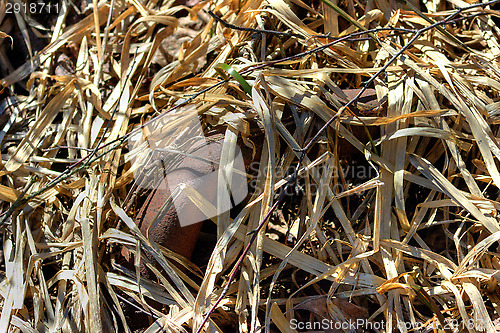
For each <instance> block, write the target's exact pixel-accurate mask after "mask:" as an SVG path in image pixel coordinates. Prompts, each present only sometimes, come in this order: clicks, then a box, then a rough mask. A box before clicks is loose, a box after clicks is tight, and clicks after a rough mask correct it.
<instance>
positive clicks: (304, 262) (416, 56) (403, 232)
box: [0, 0, 500, 333]
mask: <svg viewBox="0 0 500 333" xmlns="http://www.w3.org/2000/svg"><path fill="white" fill-rule="evenodd" d="M0 4H1V6H0V48H1V49H0V59H1V60H0V61H1V63H2V66H1V67H2V70H3V71H4V72H9V74H8V75H5V76H4V77H3V79H2V80H0V84H1V85H2V86H1V87H2V88H3V89H4V92H3V95H2V97H1V100H0V108H1V109H0V111H1V112H3V113H5V114H6V117H5V116H3V117H5V120H3V124H4V125H2V126H3V130H2V132H1V134H0V135H1V137H2V139H3V141H2V164H3V165H2V170H1V171H0V172H1V176H2V185H0V199H1V200H3V203H2V209H3V211H4V214H3V215H2V223H3V225H2V226H1V227H2V230H3V261H4V263H5V264H4V266H3V269H4V274H5V278H4V279H3V281H2V282H1V284H0V298H1V309H2V311H1V315H0V332H19V331H21V332H35V331H36V332H38V331H40V332H59V331H62V332H69V331H85V332H100V331H106V332H108V331H109V332H112V331H116V332H122V331H125V332H129V331H131V329H130V328H129V326H134V324H135V315H134V314H133V313H134V311H135V308H134V307H133V306H132V305H130V303H132V304H134V305H135V306H136V307H137V308H141V309H143V312H147V313H150V314H151V316H152V317H151V318H153V319H152V320H153V322H152V324H151V326H150V327H149V328H148V329H147V330H146V331H147V332H160V331H162V329H166V330H167V331H176V332H182V331H189V330H192V331H193V332H194V331H196V330H198V329H200V325H201V323H202V321H203V315H204V314H206V313H207V312H209V310H212V311H213V312H212V314H211V316H210V319H209V321H208V322H209V325H210V328H208V325H207V326H206V327H205V328H204V329H206V330H207V331H237V330H239V331H241V332H255V331H258V330H259V329H262V330H265V331H281V332H294V331H295V330H294V327H292V326H291V325H290V323H291V322H292V319H294V320H298V321H303V322H305V321H316V322H321V320H323V319H327V320H328V321H331V322H333V323H335V322H337V323H342V322H345V321H348V320H354V321H355V320H356V319H359V318H365V319H367V320H368V321H370V322H377V323H380V322H384V323H385V324H386V326H385V327H384V329H383V331H385V332H399V331H400V332H408V331H409V330H408V329H407V327H408V326H409V325H410V324H413V325H417V324H419V325H421V326H423V328H422V329H421V332H427V331H429V330H432V325H433V324H436V325H437V324H438V323H439V322H441V323H443V322H444V321H446V322H447V323H453V324H454V323H466V325H464V326H461V327H460V328H463V329H464V331H468V332H488V333H490V332H496V331H498V330H500V320H499V314H500V303H499V296H498V295H499V294H500V293H499V281H500V272H499V270H500V256H499V254H498V249H499V242H498V240H499V239H500V225H499V220H498V216H497V211H498V210H499V209H500V202H499V201H498V199H499V196H498V195H499V191H498V189H499V186H500V172H499V170H498V167H499V165H500V163H499V161H498V159H500V145H499V141H498V139H497V136H498V135H499V129H500V128H499V126H498V124H499V123H500V121H499V119H500V118H499V117H500V66H499V56H500V45H499V33H500V32H499V30H498V27H497V26H496V24H495V22H494V21H493V18H494V17H499V16H500V15H499V14H500V12H498V11H495V10H492V9H491V8H489V7H486V8H482V7H475V8H471V9H470V10H466V11H463V12H462V13H461V14H460V15H458V16H456V17H455V18H454V19H455V21H453V22H451V23H448V24H443V25H438V26H436V27H433V28H432V29H430V28H429V29H425V27H429V26H430V25H431V24H432V23H434V22H438V21H440V20H443V19H444V18H445V17H447V16H448V15H450V14H452V13H453V10H454V9H455V8H457V7H465V6H467V5H468V3H466V2H464V1H461V0H453V1H451V0H450V1H444V0H442V1H439V0H437V1H424V2H423V3H422V4H420V3H416V2H411V3H409V4H403V3H399V2H397V1H387V0H377V1H372V0H367V1H365V0H361V1H353V0H347V1H345V2H338V1H333V2H330V1H325V2H320V1H317V0H314V1H309V2H302V1H301V0H291V1H290V2H286V1H285V0H267V1H261V0H254V1H224V0H220V1H217V0H213V1H208V0H207V1H201V2H197V1H194V2H193V3H189V4H190V7H185V6H183V5H178V4H177V3H174V2H173V1H147V0H144V1H138V0H130V1H121V0H113V1H110V2H105V1H101V2H99V3H98V2H97V1H92V3H91V4H89V7H87V8H86V9H85V8H79V9H81V10H82V12H81V13H80V14H79V15H77V13H76V10H77V8H75V7H74V6H75V4H72V3H70V2H69V1H67V0H62V1H61V3H60V5H59V7H58V14H52V15H51V16H50V18H49V19H46V21H45V24H46V25H47V26H48V25H50V26H51V29H46V30H43V29H40V24H38V25H37V23H36V22H35V21H36V20H37V19H40V16H36V15H33V17H32V19H30V18H29V17H28V16H26V15H21V14H19V15H5V11H6V1H1V2H0ZM76 5H78V6H79V5H80V4H76ZM91 5H93V6H91ZM417 8H420V11H421V12H424V13H425V14H422V13H421V12H419V11H418V10H417ZM207 10H212V11H213V12H214V13H215V14H216V15H218V16H220V17H222V19H223V20H225V21H226V22H228V23H230V24H233V25H235V26H237V27H244V28H253V29H267V30H276V31H280V32H286V33H289V34H284V35H283V34H282V35H278V34H273V33H271V32H270V31H268V32H267V33H257V32H255V31H254V32H252V31H243V30H238V29H235V27H224V26H223V25H222V24H221V23H220V22H217V21H215V20H214V18H212V17H211V16H210V15H209V14H208V13H207V12H206V11H207ZM23 27H24V29H23ZM377 28H402V29H406V33H403V32H404V31H402V30H396V29H392V30H391V29H386V30H371V31H372V32H371V33H362V31H364V30H366V29H377ZM18 30H19V31H22V33H18V36H17V38H15V36H14V33H15V31H18ZM27 31H32V32H33V31H37V32H38V34H39V35H40V34H43V35H46V36H47V37H48V38H47V43H48V44H47V45H46V46H45V47H44V48H43V49H41V50H40V51H39V52H36V50H30V47H27V51H26V54H30V53H31V54H32V56H31V57H30V58H29V60H28V61H27V62H26V63H24V65H21V66H20V67H19V68H17V69H15V70H14V67H15V65H13V64H11V63H10V62H11V61H12V62H14V60H16V61H17V60H18V59H12V57H10V58H9V52H10V51H9V49H10V46H11V39H10V37H11V35H12V36H14V38H13V39H12V42H13V43H14V44H15V43H25V44H26V45H28V46H29V45H31V42H32V41H31V40H30V38H31V39H33V38H34V37H33V36H34V35H36V34H33V33H27ZM415 32H418V33H419V34H418V35H417V38H416V40H412V37H414V36H415ZM326 33H329V34H330V36H331V37H346V36H347V37H346V38H350V39H346V40H344V41H342V42H338V43H336V44H334V45H331V46H329V47H322V45H325V44H326V43H328V42H330V41H331V39H330V38H329V36H324V34H326ZM356 33H358V34H356ZM291 34H293V35H291ZM351 34H355V35H352V36H351ZM317 35H323V36H317ZM30 36H31V37H30ZM353 36H355V37H353ZM36 38H40V37H36ZM356 38H357V39H356ZM405 46H406V47H407V49H406V50H404V51H405V52H404V54H403V55H401V54H400V53H401V52H400V50H401V49H402V48H403V47H405ZM398 52H399V53H398ZM398 54H399V55H400V56H399V57H398V59H397V60H396V61H394V62H389V60H390V59H391V57H393V56H395V55H398ZM287 57H288V58H287ZM279 59H284V60H283V61H279ZM218 64H228V65H230V66H231V68H233V69H234V70H235V71H236V72H239V73H240V74H241V75H242V77H241V78H240V77H238V78H237V79H235V76H232V75H228V74H227V73H230V72H231V70H229V71H227V69H228V67H227V66H224V65H223V66H220V65H219V66H217V65H218ZM264 64H265V65H264ZM384 65H388V66H387V68H386V70H385V71H384V73H382V74H380V75H378V74H377V76H373V75H374V74H376V73H377V72H378V71H379V70H380V69H381V68H384ZM384 69H385V68H384ZM370 77H373V79H372V80H371V81H370V85H369V87H368V88H374V89H375V91H376V96H377V99H378V105H379V107H377V108H373V107H371V106H369V105H366V104H362V103H358V105H357V107H356V106H354V105H353V104H354V103H352V101H351V103H349V104H348V105H349V107H345V105H346V104H347V103H348V102H349V98H352V97H353V96H352V94H351V96H345V95H344V91H345V90H346V89H349V88H360V87H362V86H363V84H364V82H367V81H368V80H369V79H370ZM224 79H226V81H223V80H224ZM245 83H248V84H249V86H246V85H245ZM203 89H206V90H204V93H202V94H198V92H200V91H202V90H203ZM193 94H194V95H193ZM180 103H184V104H188V106H182V108H183V109H182V110H188V109H189V110H193V111H194V110H196V111H197V112H198V114H199V115H200V117H201V119H202V122H203V126H204V129H205V130H207V131H209V130H215V131H219V132H222V133H225V141H224V148H223V149H224V152H225V154H226V155H224V156H226V158H225V159H222V160H221V168H222V169H224V170H226V172H228V173H229V174H230V173H231V172H232V171H231V170H232V169H231V164H230V160H231V159H230V158H229V157H227V156H230V154H231V152H234V151H235V149H236V147H237V144H246V145H247V146H249V147H252V148H253V149H256V150H260V151H261V154H256V155H255V157H254V162H258V164H254V165H258V168H259V169H258V172H257V174H258V175H257V176H255V177H254V179H253V180H252V184H253V186H252V190H254V191H253V192H252V197H251V198H250V200H249V201H248V203H247V205H246V206H245V207H244V208H242V209H241V210H240V211H238V212H234V213H235V214H234V215H232V217H233V218H231V215H230V214H227V213H222V214H220V215H219V216H218V217H217V218H214V222H215V223H216V224H217V243H216V244H215V243H214V244H213V246H214V248H213V252H212V254H211V256H210V260H209V261H208V262H207V261H203V260H202V259H200V260H199V262H198V264H200V265H202V267H201V269H200V268H197V267H195V266H194V265H192V264H191V265H190V266H189V268H185V269H179V268H178V267H177V265H173V262H174V261H176V262H181V263H183V264H184V265H186V266H187V265H188V263H187V260H185V259H182V258H180V259H179V258H177V259H176V256H175V255H174V254H172V253H171V252H169V251H167V250H165V249H160V248H159V247H158V246H156V245H155V244H152V243H151V242H150V241H149V240H148V238H147V237H145V236H144V235H142V234H141V232H140V231H139V230H138V228H137V227H136V226H135V223H134V222H133V219H134V217H135V216H134V214H136V210H135V209H129V210H126V209H125V207H124V201H125V198H126V196H127V194H128V191H129V190H130V189H131V188H133V184H134V177H133V176H134V172H135V171H136V170H137V169H138V168H140V167H141V166H140V164H138V163H134V161H137V160H138V159H137V156H140V155H141V154H144V146H141V145H136V146H130V145H128V144H127V143H128V142H129V141H128V139H129V138H130V137H131V134H130V133H132V131H134V128H135V132H134V133H141V132H139V131H140V129H138V127H137V126H138V125H140V124H145V123H146V121H148V120H150V119H152V118H153V117H157V116H158V115H160V116H161V115H164V114H166V111H169V110H171V109H172V108H173V107H175V106H179V104H180ZM9 117H10V119H9ZM332 117H336V118H334V120H332V121H331V124H330V126H329V127H328V128H327V129H326V130H325V131H322V132H320V129H321V127H322V126H323V125H324V124H325V122H326V121H329V120H331V119H332ZM185 118H186V117H183V116H182V113H179V116H176V117H173V118H171V119H174V120H175V121H174V120H169V121H172V122H171V123H168V124H166V125H165V126H166V127H165V128H164V127H162V128H160V129H159V130H161V131H165V130H168V131H171V133H172V135H173V136H175V135H180V133H181V132H182V131H183V130H185V129H186V128H187V126H188V122H187V120H186V119H185ZM169 119H170V118H169ZM143 128H147V127H143ZM317 133H319V135H318V136H317V137H316V139H315V141H314V142H313V143H311V144H310V147H311V149H310V150H309V151H308V152H307V154H305V155H303V156H302V157H303V160H302V161H301V165H300V171H299V173H298V175H299V179H298V186H299V188H298V193H295V194H294V195H293V196H286V197H284V199H283V200H282V202H281V204H280V205H279V207H278V209H276V210H275V211H273V215H272V217H271V219H270V220H269V222H268V223H267V224H265V226H264V228H263V229H261V231H259V232H258V235H257V236H256V237H255V240H254V241H253V244H251V246H250V247H249V252H248V254H247V255H246V257H245V260H243V264H242V265H241V267H240V268H241V270H239V271H237V270H236V271H235V273H234V274H235V275H234V276H235V277H236V278H235V279H234V280H232V281H231V284H230V285H229V286H227V284H226V283H227V281H228V279H227V277H228V276H229V274H230V272H231V271H232V270H233V269H235V264H236V262H237V261H238V257H239V255H241V253H242V249H243V248H244V247H245V246H247V245H248V244H249V242H250V241H251V239H252V237H251V234H248V232H250V231H252V230H255V229H256V228H257V226H258V225H259V224H260V223H261V221H263V219H264V218H265V216H266V214H267V213H268V212H269V211H270V210H271V207H272V205H273V203H275V202H276V200H277V198H278V193H279V192H280V190H283V188H284V187H285V186H286V185H287V184H289V179H290V178H291V174H290V173H289V172H287V170H293V169H294V168H295V167H297V165H298V163H299V157H300V156H301V153H300V148H301V147H305V146H306V145H307V144H308V143H309V142H311V141H310V140H311V138H313V137H314V136H315V134H317ZM142 134H143V135H144V136H147V135H149V134H148V133H146V132H145V131H144V130H142ZM238 138H239V140H238ZM262 141H263V142H264V143H263V144H259V142H262ZM96 147H103V148H100V149H98V150H97V149H95V148H96ZM258 158H260V160H258ZM248 159H252V156H248ZM254 171H257V170H254ZM289 189H290V187H289ZM223 192H224V191H223ZM292 192H294V191H292ZM224 193H225V192H224ZM224 193H218V205H217V207H215V206H213V205H212V204H210V203H209V202H208V201H207V200H205V199H204V198H203V197H202V196H200V195H198V194H197V193H196V191H194V192H193V191H191V192H189V196H190V198H191V199H192V200H193V201H195V203H196V204H197V205H198V207H200V208H201V209H202V210H204V211H206V212H207V213H208V214H211V215H217V212H222V211H223V208H224V207H226V206H227V205H230V198H228V197H227V196H226V194H224ZM214 233H215V231H214ZM122 247H126V248H128V249H129V251H131V252H136V250H139V252H142V253H143V256H142V257H143V258H144V254H145V253H149V255H150V256H151V258H154V260H155V261H156V262H157V264H158V265H157V266H156V267H158V269H157V275H158V280H157V281H145V280H144V279H138V275H137V274H136V272H134V271H133V270H129V269H127V268H125V267H123V266H122V264H123V259H121V248H122ZM211 251H212V250H211ZM136 267H138V263H137V262H136ZM224 287H227V290H226V291H227V293H226V294H225V295H223V297H221V302H220V303H219V304H218V305H217V308H216V309H211V308H212V306H213V304H215V302H216V300H217V298H218V297H219V296H220V295H221V293H223V290H224ZM152 300H154V301H156V302H158V303H161V304H163V305H164V307H163V309H162V310H161V311H159V310H157V308H153V307H151V306H150V305H148V304H152V303H151V301H152ZM471 320H473V322H472V324H471ZM398 323H406V327H405V325H398ZM452 328H453V327H451V329H450V328H448V329H447V330H445V331H453V329H452ZM439 330H442V328H440V329H439ZM334 331H335V330H332V332H334Z"/></svg>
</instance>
